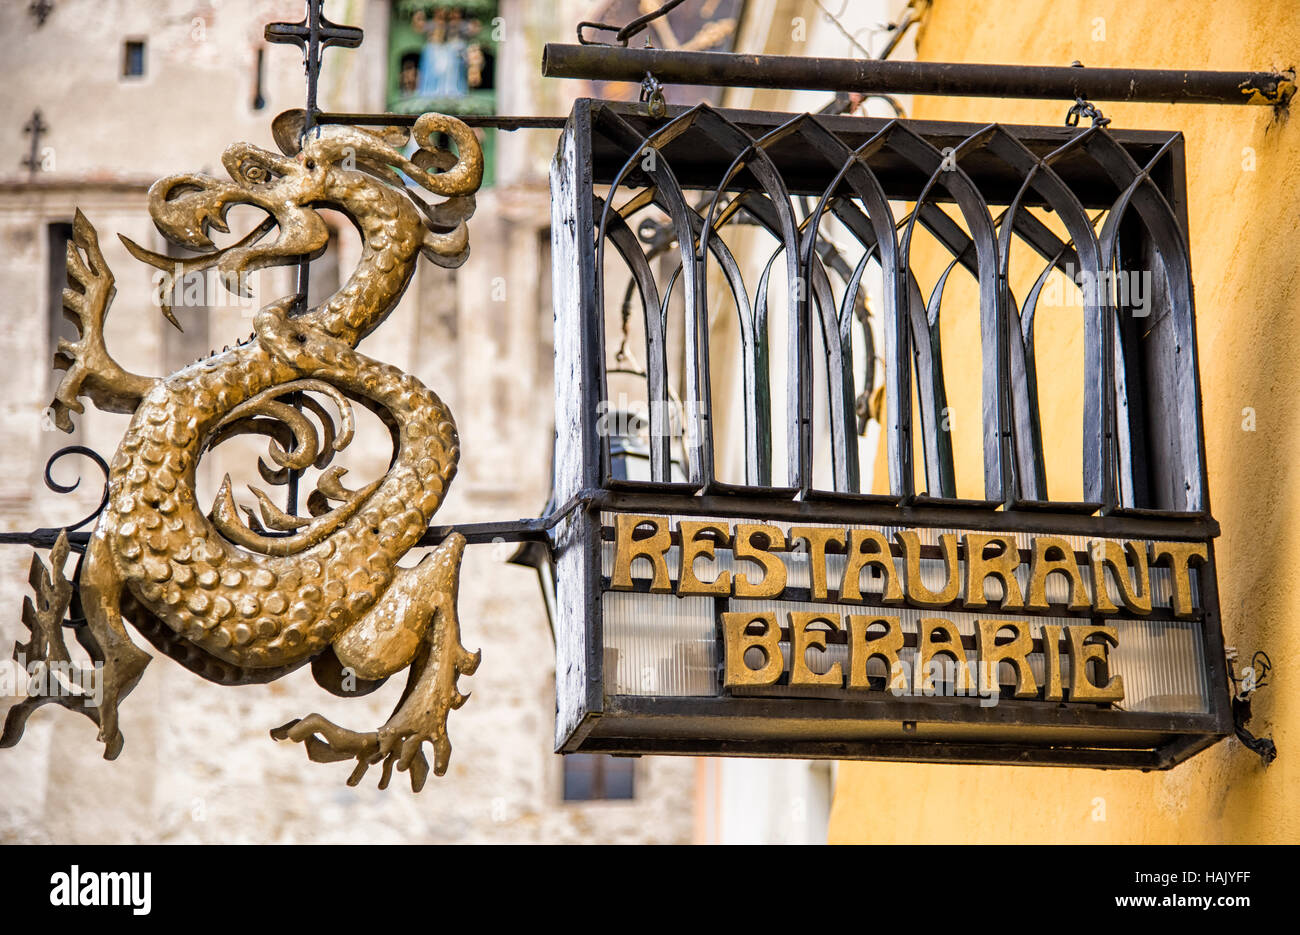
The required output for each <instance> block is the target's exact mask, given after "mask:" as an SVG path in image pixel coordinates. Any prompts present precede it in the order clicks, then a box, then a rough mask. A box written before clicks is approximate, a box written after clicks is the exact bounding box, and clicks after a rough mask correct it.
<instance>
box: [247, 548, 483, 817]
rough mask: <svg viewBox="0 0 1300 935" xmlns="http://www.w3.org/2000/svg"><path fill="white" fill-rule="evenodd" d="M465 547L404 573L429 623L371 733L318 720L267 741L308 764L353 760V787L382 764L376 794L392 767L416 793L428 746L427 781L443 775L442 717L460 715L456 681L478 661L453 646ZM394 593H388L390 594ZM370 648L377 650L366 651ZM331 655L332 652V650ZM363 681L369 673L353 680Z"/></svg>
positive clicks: (447, 749)
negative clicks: (299, 750) (427, 610)
mask: <svg viewBox="0 0 1300 935" xmlns="http://www.w3.org/2000/svg"><path fill="white" fill-rule="evenodd" d="M464 548H465V540H464V538H463V537H462V536H461V535H459V534H458V533H453V534H452V535H451V536H449V537H448V538H447V540H446V541H445V542H444V543H443V544H442V545H441V546H439V547H438V549H437V551H436V552H435V553H434V554H433V555H431V556H429V557H428V558H426V560H425V561H424V562H421V564H420V565H418V566H416V567H415V568H413V569H410V570H409V571H410V572H411V573H413V577H412V579H411V581H412V584H411V585H410V587H412V588H415V587H417V586H418V585H423V587H421V588H420V590H421V592H422V596H423V597H425V598H426V599H427V600H428V603H429V605H431V611H432V613H431V619H430V618H426V619H428V620H429V623H428V626H427V628H426V629H425V631H424V633H423V638H422V639H421V640H420V642H419V645H418V647H417V648H416V649H415V652H414V656H413V657H412V658H411V659H410V675H409V677H408V679H407V683H406V688H405V690H404V691H403V692H402V697H401V699H400V700H399V701H398V703H397V708H396V709H395V710H394V711H393V714H392V716H391V717H389V719H388V720H387V722H385V724H384V726H383V727H381V728H379V730H377V731H370V732H367V733H359V732H357V731H352V730H348V729H347V728H344V727H339V726H338V725H337V724H334V723H332V722H331V721H329V720H327V719H326V718H324V717H322V716H321V715H319V714H309V715H307V716H306V717H304V718H300V719H297V720H294V721H290V722H289V723H288V724H285V725H283V726H282V727H278V728H276V729H275V730H273V731H271V736H272V738H274V739H275V740H292V741H294V742H296V743H302V744H303V745H304V746H305V747H306V749H307V757H308V759H310V760H312V761H313V762H316V763H335V762H339V761H342V760H350V759H355V760H356V761H357V765H356V768H355V769H354V770H353V771H352V775H351V776H350V777H349V778H348V785H350V786H355V785H356V784H357V783H359V782H360V781H361V778H362V777H363V776H364V775H365V774H366V771H367V770H368V769H369V768H370V767H371V766H372V765H374V764H375V763H380V762H382V763H383V768H382V773H381V775H380V777H379V788H381V789H385V788H387V787H388V782H389V780H390V779H391V778H392V773H393V767H394V766H395V767H397V769H398V770H399V771H409V772H410V774H411V789H412V790H413V791H415V792H419V791H420V790H421V789H423V788H424V783H425V780H426V779H428V776H429V761H428V760H427V759H426V758H425V755H424V744H425V743H426V742H427V743H429V744H431V745H432V746H433V773H434V775H437V776H441V775H443V774H444V773H446V772H447V766H448V764H449V762H450V761H451V739H450V738H449V737H448V735H447V716H448V715H449V714H450V713H451V712H452V711H453V710H455V709H457V708H459V707H461V706H462V705H463V704H465V702H466V701H467V700H469V695H468V694H462V693H461V691H460V690H459V689H458V688H457V687H456V682H457V680H458V679H459V678H460V676H462V675H472V674H473V673H474V671H475V670H476V669H477V668H478V664H479V659H480V654H479V653H476V652H474V653H471V652H470V651H469V650H467V649H466V648H465V647H464V645H462V643H461V641H460V621H459V619H458V618H457V616H456V597H457V592H458V590H459V587H460V576H459V571H460V557H461V553H462V551H463V550H464ZM398 587H399V586H398V585H394V588H398ZM371 645H372V648H377V645H376V644H375V643H372V644H371ZM335 648H336V649H338V644H337V643H336V645H335ZM360 674H369V673H360Z"/></svg>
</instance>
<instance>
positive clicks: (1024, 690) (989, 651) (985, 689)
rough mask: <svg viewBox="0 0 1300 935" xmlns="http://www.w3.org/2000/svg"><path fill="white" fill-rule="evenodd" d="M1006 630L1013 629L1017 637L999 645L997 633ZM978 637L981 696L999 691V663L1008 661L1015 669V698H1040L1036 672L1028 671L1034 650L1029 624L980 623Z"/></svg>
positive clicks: (1020, 622)
mask: <svg viewBox="0 0 1300 935" xmlns="http://www.w3.org/2000/svg"><path fill="white" fill-rule="evenodd" d="M1004 628H1007V629H1011V630H1014V631H1015V634H1016V635H1015V638H1014V639H1012V640H1011V641H1010V642H1007V643H1001V644H999V643H998V633H999V632H1000V631H1001V630H1003V629H1004ZM976 635H977V637H978V643H977V644H976V645H977V647H978V650H979V651H978V653H977V654H976V658H977V659H978V660H979V670H980V694H981V695H983V696H986V697H991V693H992V692H996V691H998V690H999V689H1000V687H1001V685H1000V683H999V681H998V663H1000V662H1009V663H1011V665H1013V666H1014V667H1015V669H1016V697H1017V698H1034V697H1037V695H1038V683H1037V682H1035V681H1034V673H1033V670H1031V669H1030V668H1029V654H1030V653H1031V652H1033V651H1034V640H1033V638H1032V637H1031V636H1030V635H1029V624H1028V623H1026V622H1023V621H1017V620H981V621H979V630H978V631H977V633H976Z"/></svg>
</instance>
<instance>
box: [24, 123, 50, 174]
mask: <svg viewBox="0 0 1300 935" xmlns="http://www.w3.org/2000/svg"><path fill="white" fill-rule="evenodd" d="M49 129H50V125H49V124H48V123H46V122H45V121H44V120H43V119H42V118H41V110H40V108H39V107H38V108H37V109H36V110H34V111H32V119H31V120H29V121H27V122H26V123H25V124H23V132H24V133H30V134H31V137H32V149H31V152H30V153H29V154H28V155H27V156H26V157H25V158H24V159H23V165H24V166H26V167H27V170H28V171H29V172H31V174H32V175H35V174H36V173H37V172H39V171H41V136H42V135H43V134H44V133H45V132H46V131H47V130H49Z"/></svg>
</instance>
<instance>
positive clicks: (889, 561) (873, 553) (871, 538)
mask: <svg viewBox="0 0 1300 935" xmlns="http://www.w3.org/2000/svg"><path fill="white" fill-rule="evenodd" d="M867 546H871V549H870V551H868V550H867V548H866V547H867ZM846 551H847V552H848V556H847V558H846V559H845V562H844V580H843V581H842V582H840V600H842V601H858V602H861V601H862V588H861V581H860V580H859V579H860V578H861V575H862V569H864V568H866V567H868V566H870V565H875V566H876V567H877V568H879V569H880V570H881V571H882V572H883V573H884V575H885V587H884V590H883V592H882V594H881V600H882V601H883V602H884V603H886V604H901V603H902V602H903V589H902V588H901V587H899V584H898V571H897V570H896V569H895V568H894V556H893V554H891V552H890V551H889V540H888V539H886V538H885V534H884V533H882V532H879V531H877V530H875V529H850V530H849V545H848V549H847V550H846Z"/></svg>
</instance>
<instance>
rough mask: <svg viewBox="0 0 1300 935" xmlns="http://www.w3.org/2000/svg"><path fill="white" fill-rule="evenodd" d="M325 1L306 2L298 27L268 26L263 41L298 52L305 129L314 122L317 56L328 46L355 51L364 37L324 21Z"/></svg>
mask: <svg viewBox="0 0 1300 935" xmlns="http://www.w3.org/2000/svg"><path fill="white" fill-rule="evenodd" d="M324 6H325V0H307V15H306V16H304V17H303V18H302V21H301V22H298V23H268V24H267V27H266V33H265V36H266V41H267V42H275V43H282V44H285V45H296V46H298V48H300V49H302V63H303V67H304V68H305V69H306V71H307V129H310V128H311V126H312V125H313V124H314V123H315V122H316V82H317V79H318V78H319V77H320V68H321V55H322V53H323V52H324V51H325V50H326V49H328V48H329V47H330V46H338V47H339V48H343V49H355V48H356V47H357V46H359V45H361V40H362V39H363V38H364V37H365V34H364V33H363V32H362V31H361V30H360V29H358V28H357V27H355V26H341V25H339V24H338V23H332V22H330V21H329V20H328V19H326V18H325V10H324Z"/></svg>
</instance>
